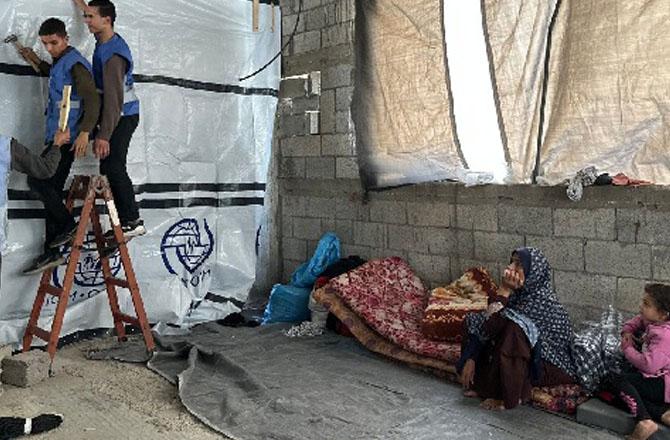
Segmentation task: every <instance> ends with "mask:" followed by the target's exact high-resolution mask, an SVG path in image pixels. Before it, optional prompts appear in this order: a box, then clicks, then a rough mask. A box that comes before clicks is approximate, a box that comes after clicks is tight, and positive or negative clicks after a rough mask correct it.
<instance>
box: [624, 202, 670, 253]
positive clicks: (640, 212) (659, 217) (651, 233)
mask: <svg viewBox="0 0 670 440" xmlns="http://www.w3.org/2000/svg"><path fill="white" fill-rule="evenodd" d="M669 217H670V212H667V211H657V210H652V209H617V232H618V234H619V235H618V240H619V241H623V242H628V243H649V244H665V245H670V228H668V218H669Z"/></svg>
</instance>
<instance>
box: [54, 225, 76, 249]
mask: <svg viewBox="0 0 670 440" xmlns="http://www.w3.org/2000/svg"><path fill="white" fill-rule="evenodd" d="M78 227H79V226H78V225H74V226H72V227H71V228H70V229H67V230H66V231H65V232H63V233H61V234H58V235H57V236H56V238H54V239H53V240H51V243H49V247H50V248H52V249H53V248H57V247H60V246H63V245H64V244H70V243H71V242H72V240H74V236H75V235H76V234H77V228H78Z"/></svg>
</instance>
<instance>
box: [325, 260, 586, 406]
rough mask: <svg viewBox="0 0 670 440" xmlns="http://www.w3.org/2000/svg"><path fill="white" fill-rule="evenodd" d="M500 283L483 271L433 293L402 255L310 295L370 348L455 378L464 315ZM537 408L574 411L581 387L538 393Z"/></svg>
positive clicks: (485, 300)
mask: <svg viewBox="0 0 670 440" xmlns="http://www.w3.org/2000/svg"><path fill="white" fill-rule="evenodd" d="M496 292H497V285H496V283H495V282H494V281H493V279H492V278H491V276H490V275H489V273H488V272H487V271H486V270H485V269H483V268H473V269H469V270H467V271H466V272H465V273H464V274H463V275H462V276H461V277H460V278H458V279H457V280H455V281H454V282H452V283H451V284H449V285H448V286H445V287H438V288H436V289H433V290H432V291H431V292H429V291H428V290H427V289H426V288H425V287H424V285H423V283H422V282H421V280H420V279H419V278H418V277H417V276H416V275H415V274H414V272H413V271H412V269H411V267H410V266H409V264H408V263H407V262H405V261H404V260H403V259H401V258H399V257H390V258H385V259H382V260H372V261H369V262H367V263H365V264H363V265H361V266H359V267H357V268H356V269H354V270H351V271H349V272H346V273H344V274H342V275H340V276H338V277H335V278H333V279H331V280H330V281H329V282H328V283H327V284H325V285H324V286H323V287H317V288H315V290H314V292H313V293H312V296H313V297H314V299H315V300H316V301H317V302H318V303H320V304H321V305H323V306H324V307H325V309H327V310H328V311H329V312H330V313H332V314H333V315H335V316H336V317H337V318H338V319H339V320H340V321H341V322H342V323H343V325H345V326H346V327H347V328H348V330H349V331H350V332H351V334H353V336H354V337H355V338H356V339H358V341H359V342H360V343H361V344H363V345H364V346H365V347H367V348H368V349H369V350H371V351H373V352H376V353H380V354H382V355H384V356H387V357H389V358H392V359H395V360H398V361H400V362H403V363H405V364H408V365H410V366H413V367H419V368H422V369H428V370H429V371H431V372H433V373H436V374H438V375H440V376H447V377H450V378H451V379H455V378H456V369H455V364H456V362H457V361H458V359H459V357H460V350H461V344H460V341H461V338H462V328H463V326H462V324H463V320H464V317H465V315H466V314H468V313H471V312H479V311H482V310H485V309H486V308H487V306H488V301H489V298H490V297H491V298H492V297H493V296H495V293H496ZM533 397H534V398H535V397H537V400H535V399H534V400H535V401H534V404H535V405H537V406H540V407H542V408H544V409H548V410H552V411H560V412H569V413H572V412H574V409H575V407H576V404H577V403H579V401H580V400H579V399H581V398H582V397H583V396H582V394H581V391H580V387H578V386H573V387H557V388H556V389H554V388H551V389H535V390H534V392H533Z"/></svg>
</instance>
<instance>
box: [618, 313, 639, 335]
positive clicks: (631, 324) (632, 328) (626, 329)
mask: <svg viewBox="0 0 670 440" xmlns="http://www.w3.org/2000/svg"><path fill="white" fill-rule="evenodd" d="M638 330H644V321H643V320H642V316H640V315H637V316H636V317H635V318H633V319H631V320H630V321H627V322H626V323H625V324H624V325H623V328H622V329H621V333H635V332H636V331H638Z"/></svg>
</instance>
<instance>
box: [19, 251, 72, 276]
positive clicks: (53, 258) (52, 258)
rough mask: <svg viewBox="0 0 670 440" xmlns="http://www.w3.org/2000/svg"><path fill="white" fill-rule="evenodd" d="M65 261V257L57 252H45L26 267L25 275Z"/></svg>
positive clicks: (42, 270)
mask: <svg viewBox="0 0 670 440" xmlns="http://www.w3.org/2000/svg"><path fill="white" fill-rule="evenodd" d="M63 263H65V257H63V256H62V255H61V254H59V253H56V252H49V253H44V254H42V255H40V256H39V257H37V258H36V259H35V261H33V263H32V264H31V265H30V266H29V267H27V268H26V269H24V271H23V274H24V275H34V274H36V273H40V272H44V271H45V270H47V269H51V268H54V267H57V266H60V265H61V264H63Z"/></svg>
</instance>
